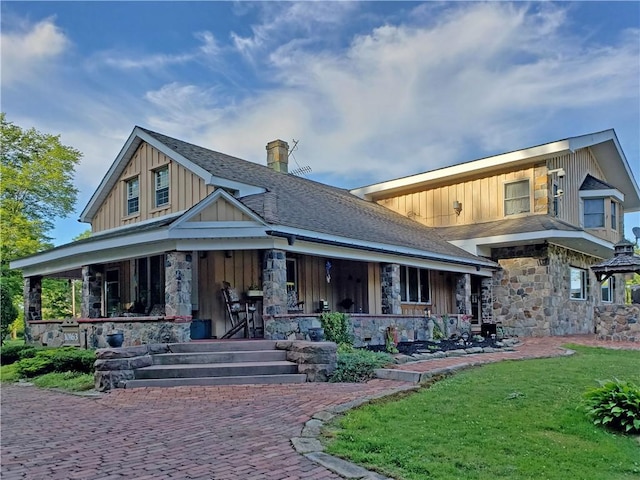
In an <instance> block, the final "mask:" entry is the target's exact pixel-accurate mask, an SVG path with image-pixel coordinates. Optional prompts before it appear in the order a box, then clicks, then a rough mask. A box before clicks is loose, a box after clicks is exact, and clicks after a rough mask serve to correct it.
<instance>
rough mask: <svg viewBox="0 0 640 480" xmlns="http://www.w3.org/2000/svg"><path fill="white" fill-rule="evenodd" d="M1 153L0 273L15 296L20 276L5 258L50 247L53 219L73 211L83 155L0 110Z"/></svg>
mask: <svg viewBox="0 0 640 480" xmlns="http://www.w3.org/2000/svg"><path fill="white" fill-rule="evenodd" d="M0 156H1V157H2V158H1V160H2V161H1V164H0V178H2V182H1V183H0V232H1V239H0V276H1V277H2V279H3V280H4V283H5V284H6V285H7V286H8V287H9V289H10V290H11V294H12V296H16V295H20V294H21V293H22V277H21V273H20V272H13V271H10V270H9V261H11V260H13V259H15V258H20V257H24V256H27V255H31V254H34V253H37V252H39V251H42V250H44V249H46V248H49V247H50V246H51V244H50V240H51V239H50V238H49V236H48V233H49V232H50V231H51V229H52V228H53V225H54V221H55V220H56V219H57V218H62V217H66V216H68V215H69V214H71V213H72V212H73V209H74V206H75V203H76V198H77V195H78V190H77V189H76V187H75V186H74V185H73V178H74V174H75V168H76V166H77V165H78V163H79V162H80V158H81V156H82V154H81V153H80V152H79V151H78V150H76V149H74V148H72V147H69V146H66V145H63V144H62V143H61V142H60V137H59V136H56V135H50V134H46V133H41V132H38V131H37V130H35V129H33V128H31V129H29V130H23V129H22V128H20V127H19V126H17V125H14V124H13V123H11V122H9V121H7V120H6V116H5V114H4V113H0Z"/></svg>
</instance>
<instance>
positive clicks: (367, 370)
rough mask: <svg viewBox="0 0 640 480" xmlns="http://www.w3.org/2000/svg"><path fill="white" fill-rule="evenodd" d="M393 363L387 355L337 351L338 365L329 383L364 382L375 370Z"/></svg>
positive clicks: (361, 351) (363, 351)
mask: <svg viewBox="0 0 640 480" xmlns="http://www.w3.org/2000/svg"><path fill="white" fill-rule="evenodd" d="M391 362H393V357H391V355H389V354H387V353H382V352H371V351H369V350H359V349H351V350H349V349H347V348H344V347H343V348H340V349H338V365H337V368H336V371H335V372H334V374H333V375H332V376H331V379H330V381H331V382H334V383H335V382H366V381H367V380H369V379H371V378H373V377H374V376H375V374H374V372H373V371H374V370H375V369H376V368H381V367H384V366H385V365H387V364H389V363H391Z"/></svg>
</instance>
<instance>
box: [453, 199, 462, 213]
mask: <svg viewBox="0 0 640 480" xmlns="http://www.w3.org/2000/svg"><path fill="white" fill-rule="evenodd" d="M453 211H454V212H456V215H460V212H462V203H460V202H459V201H458V200H456V201H455V202H453Z"/></svg>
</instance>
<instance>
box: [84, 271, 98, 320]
mask: <svg viewBox="0 0 640 480" xmlns="http://www.w3.org/2000/svg"><path fill="white" fill-rule="evenodd" d="M101 274H102V271H101V269H100V268H99V267H98V266H96V265H85V266H84V267H82V306H81V309H80V310H81V315H82V318H100V317H101V316H102V275H101Z"/></svg>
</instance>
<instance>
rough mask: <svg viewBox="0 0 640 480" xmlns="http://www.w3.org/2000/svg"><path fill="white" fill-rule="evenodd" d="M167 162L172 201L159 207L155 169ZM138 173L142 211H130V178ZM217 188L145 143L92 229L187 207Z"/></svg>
mask: <svg viewBox="0 0 640 480" xmlns="http://www.w3.org/2000/svg"><path fill="white" fill-rule="evenodd" d="M165 165H168V166H169V204H168V205H163V206H162V207H160V208H155V207H154V201H155V189H154V172H155V170H157V169H158V168H161V167H163V166H165ZM136 176H137V177H138V178H139V180H140V204H139V211H138V213H137V214H134V215H127V212H126V207H127V199H126V195H127V192H126V182H127V180H130V179H132V178H135V177H136ZM213 190H214V187H213V186H212V185H206V184H205V181H204V180H203V179H202V178H200V177H199V176H197V175H195V174H193V173H192V172H190V171H189V170H187V169H186V168H184V167H183V166H182V165H180V164H178V163H177V162H175V161H173V160H171V158H169V157H168V156H167V155H165V154H164V153H162V152H160V151H159V150H157V149H155V148H153V147H152V146H150V145H148V144H147V143H142V144H141V145H140V146H139V147H138V149H137V150H136V153H135V154H134V155H133V157H132V158H131V160H130V161H129V163H128V164H127V166H126V167H125V170H124V172H123V173H122V175H120V178H119V179H118V182H117V183H116V184H115V185H114V187H113V189H112V190H111V191H110V192H109V194H108V196H107V199H106V200H105V201H104V202H103V203H102V205H100V207H99V209H98V211H97V213H96V215H95V217H93V219H92V220H91V227H92V231H93V232H94V233H95V232H101V231H104V230H109V229H112V228H116V227H121V226H124V225H131V224H134V223H137V222H141V221H143V220H148V219H152V218H158V217H161V216H163V215H167V214H170V213H174V212H180V211H183V210H187V209H189V208H191V207H192V206H194V205H196V204H197V203H198V202H200V201H201V200H202V199H204V198H205V197H206V196H207V195H209V194H210V193H212V192H213Z"/></svg>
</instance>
